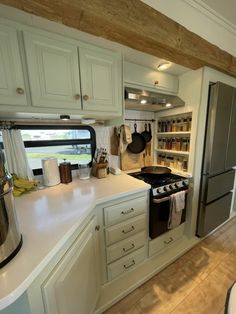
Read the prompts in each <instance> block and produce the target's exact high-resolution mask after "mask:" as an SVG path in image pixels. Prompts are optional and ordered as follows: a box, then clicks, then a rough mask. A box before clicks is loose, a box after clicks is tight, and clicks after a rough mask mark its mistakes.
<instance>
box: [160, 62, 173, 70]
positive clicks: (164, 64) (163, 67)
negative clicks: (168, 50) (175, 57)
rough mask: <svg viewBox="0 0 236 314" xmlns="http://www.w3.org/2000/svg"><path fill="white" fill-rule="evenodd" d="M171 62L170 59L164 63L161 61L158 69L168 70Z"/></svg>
mask: <svg viewBox="0 0 236 314" xmlns="http://www.w3.org/2000/svg"><path fill="white" fill-rule="evenodd" d="M171 64H172V63H171V62H168V61H166V62H162V63H160V64H159V65H158V66H157V70H158V71H165V70H167V69H168V68H169V67H170V66H171Z"/></svg>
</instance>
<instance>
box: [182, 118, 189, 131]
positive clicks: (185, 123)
mask: <svg viewBox="0 0 236 314" xmlns="http://www.w3.org/2000/svg"><path fill="white" fill-rule="evenodd" d="M182 131H183V132H186V131H188V120H187V119H186V118H184V119H183V123H182Z"/></svg>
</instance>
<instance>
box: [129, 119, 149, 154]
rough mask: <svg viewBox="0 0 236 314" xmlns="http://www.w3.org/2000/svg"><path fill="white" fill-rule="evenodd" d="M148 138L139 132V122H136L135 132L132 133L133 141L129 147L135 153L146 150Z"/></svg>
mask: <svg viewBox="0 0 236 314" xmlns="http://www.w3.org/2000/svg"><path fill="white" fill-rule="evenodd" d="M145 147H146V140H145V138H144V136H143V135H142V134H140V133H138V132H137V124H136V123H135V124H134V133H132V142H131V143H130V144H129V145H128V146H127V149H128V150H129V151H130V152H131V153H133V154H139V153H141V152H142V151H144V149H145Z"/></svg>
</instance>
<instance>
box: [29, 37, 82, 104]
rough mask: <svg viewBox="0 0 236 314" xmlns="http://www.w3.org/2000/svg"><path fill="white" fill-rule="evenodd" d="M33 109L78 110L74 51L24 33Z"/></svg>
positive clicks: (75, 49)
mask: <svg viewBox="0 0 236 314" xmlns="http://www.w3.org/2000/svg"><path fill="white" fill-rule="evenodd" d="M24 40H25V46H26V55H27V64H28V72H29V78H30V86H31V92H32V102H33V106H37V107H48V108H64V109H66V108H73V109H80V108H81V98H80V96H79V97H78V95H80V78H79V64H78V51H77V47H76V46H74V45H71V44H69V43H67V42H66V43H65V42H62V41H59V40H54V39H51V38H47V37H43V36H40V35H35V34H31V33H28V32H25V33H24Z"/></svg>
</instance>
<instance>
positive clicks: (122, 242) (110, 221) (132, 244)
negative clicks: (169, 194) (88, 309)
mask: <svg viewBox="0 0 236 314" xmlns="http://www.w3.org/2000/svg"><path fill="white" fill-rule="evenodd" d="M147 212H148V203H147V196H146V194H145V195H142V196H138V197H136V198H132V199H128V200H124V201H120V202H119V203H115V204H112V205H109V206H106V207H104V221H105V241H106V262H107V274H108V280H112V279H114V278H115V277H117V276H119V275H121V274H122V273H125V272H126V271H129V270H130V269H133V268H134V267H135V266H136V265H137V264H138V263H140V262H142V261H143V260H144V259H145V258H147V240H148V236H147V234H148V232H147V228H148V225H147Z"/></svg>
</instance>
